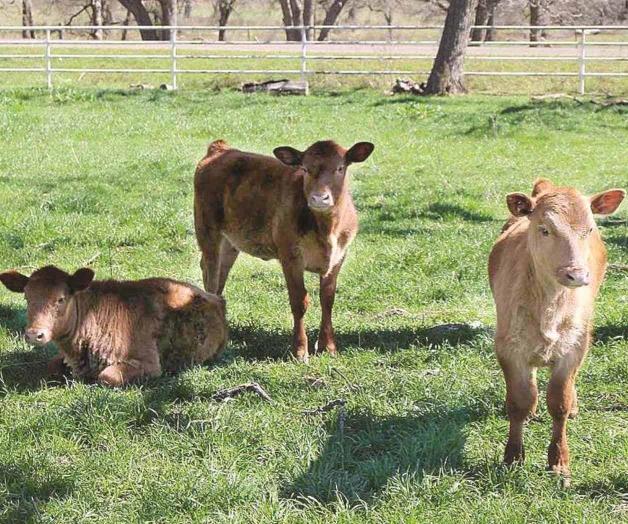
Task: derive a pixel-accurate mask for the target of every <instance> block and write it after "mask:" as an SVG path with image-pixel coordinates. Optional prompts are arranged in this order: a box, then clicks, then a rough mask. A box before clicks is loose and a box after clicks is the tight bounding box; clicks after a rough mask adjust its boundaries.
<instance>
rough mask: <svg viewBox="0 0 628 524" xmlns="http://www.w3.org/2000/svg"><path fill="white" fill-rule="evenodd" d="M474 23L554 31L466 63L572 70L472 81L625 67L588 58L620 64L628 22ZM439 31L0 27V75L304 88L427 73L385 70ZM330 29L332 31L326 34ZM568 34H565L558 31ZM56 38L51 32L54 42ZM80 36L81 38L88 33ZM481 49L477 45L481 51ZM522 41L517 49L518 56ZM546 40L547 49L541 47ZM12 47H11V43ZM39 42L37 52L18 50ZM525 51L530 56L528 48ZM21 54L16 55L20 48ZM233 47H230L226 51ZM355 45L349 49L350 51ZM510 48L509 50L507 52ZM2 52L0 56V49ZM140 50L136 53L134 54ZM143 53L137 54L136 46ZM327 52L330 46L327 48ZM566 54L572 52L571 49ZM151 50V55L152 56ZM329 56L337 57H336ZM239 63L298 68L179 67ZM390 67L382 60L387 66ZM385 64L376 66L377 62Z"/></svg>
mask: <svg viewBox="0 0 628 524" xmlns="http://www.w3.org/2000/svg"><path fill="white" fill-rule="evenodd" d="M474 28H476V29H483V30H487V31H491V32H493V33H494V34H496V33H499V32H502V34H504V33H512V32H517V33H521V32H522V31H536V32H537V34H539V35H540V34H541V32H544V33H546V34H549V33H551V32H554V33H560V38H561V39H557V40H550V39H546V40H538V41H530V40H521V38H520V36H519V35H515V38H514V39H508V40H505V39H502V40H491V41H484V42H481V43H479V42H470V43H469V49H470V50H469V52H468V53H467V60H468V61H469V62H471V63H477V62H482V61H486V62H498V61H505V62H508V61H525V62H551V63H560V62H563V63H566V64H572V65H573V70H571V71H562V70H556V71H535V70H529V71H528V70H526V71H480V70H477V71H476V70H473V69H470V70H467V71H465V73H464V74H465V76H469V77H473V76H478V77H556V78H561V77H563V78H570V77H573V78H577V79H578V93H580V94H584V93H585V89H586V79H587V78H588V77H598V78H600V77H605V78H623V77H628V71H590V70H587V64H588V63H591V62H600V63H617V64H620V63H622V62H628V38H627V37H628V26H593V25H580V26H576V25H570V26H556V25H547V26H525V25H522V26H515V25H503V26H474ZM323 29H327V30H329V35H330V38H329V39H328V40H323V41H317V40H313V39H312V38H311V37H312V35H314V34H315V33H316V32H317V31H318V32H320V31H321V30H323ZM23 30H28V31H29V32H32V33H34V34H35V35H36V36H38V38H35V39H21V38H17V37H16V33H21V32H22V31H23ZM97 30H98V31H100V32H107V33H113V32H122V31H124V32H125V34H127V33H130V34H134V36H135V37H136V38H138V37H139V32H140V31H142V30H151V31H157V32H161V34H162V35H163V34H166V35H168V40H160V41H156V40H148V41H144V40H126V39H111V40H94V39H90V38H89V35H90V34H93V33H95V31H97ZM221 30H225V31H228V32H229V33H230V34H231V33H234V34H242V33H243V32H246V33H247V39H245V40H242V39H236V40H229V41H217V40H214V39H211V38H207V37H204V36H203V35H204V34H207V33H210V34H212V35H214V33H217V32H218V31H221ZM286 30H289V31H294V32H298V34H299V35H300V40H298V41H288V42H287V41H284V40H277V39H276V38H275V37H274V35H271V36H270V38H268V39H260V38H258V37H256V38H251V32H265V33H268V32H270V33H274V32H277V31H281V32H283V31H286ZM346 31H349V32H350V33H355V32H357V31H369V32H376V33H378V34H383V37H384V38H383V39H382V38H381V37H380V38H378V39H372V38H369V39H358V38H355V37H349V38H340V37H339V36H338V35H339V34H342V33H343V32H346ZM421 31H423V32H425V31H428V32H431V33H432V34H433V33H435V32H436V31H439V32H440V31H442V26H438V25H424V26H415V25H396V26H388V25H341V26H323V25H321V26H292V27H284V26H226V27H219V26H189V25H176V26H119V25H115V26H30V27H27V28H24V27H22V26H0V74H9V73H40V74H41V73H43V74H44V75H45V80H46V85H47V86H48V88H50V89H51V88H52V87H53V78H54V75H55V74H58V73H79V74H81V75H82V74H90V73H103V74H111V73H121V74H162V75H163V74H165V75H169V78H170V83H171V86H170V87H171V88H172V89H177V85H178V78H179V77H180V76H181V75H199V74H202V75H216V74H221V75H289V76H296V77H298V78H300V79H301V80H302V81H303V82H304V83H305V85H307V82H308V79H309V78H311V77H314V76H318V75H320V76H327V75H339V76H369V75H370V76H386V75H389V76H401V75H406V76H417V75H420V76H425V75H427V74H429V71H427V70H420V69H419V68H418V67H417V68H415V69H412V70H409V69H395V68H392V67H390V66H391V65H392V64H391V62H392V61H400V60H404V61H413V60H423V61H425V60H433V59H434V56H435V54H436V49H437V46H438V40H437V39H433V38H432V39H423V40H417V39H412V38H409V39H402V38H400V37H399V34H401V33H408V32H415V33H416V32H421ZM602 34H604V35H609V36H611V37H612V38H618V36H617V35H619V38H620V39H616V40H608V39H599V38H598V39H596V40H591V38H590V37H589V36H590V35H595V36H596V37H599V35H602ZM67 35H72V36H76V35H78V38H70V39H63V36H67ZM332 35H333V36H332ZM566 35H567V37H569V38H567V37H566ZM54 36H56V37H57V38H54ZM86 36H87V38H86ZM480 46H481V47H480ZM522 46H525V52H524V49H523V48H522ZM549 46H551V47H549ZM113 47H115V48H118V49H119V50H120V52H115V51H114V52H112V49H111V48H113ZM16 48H18V51H16V50H15V49H16ZM37 48H39V50H40V51H39V52H37V53H35V52H32V53H29V52H26V51H28V50H30V49H37ZM83 48H84V49H86V50H87V52H85V53H81V52H77V49H83ZM495 48H502V49H501V53H499V54H493V53H492V52H489V51H490V50H491V49H495ZM530 48H532V49H534V51H535V52H536V53H535V54H530ZM22 49H23V50H24V52H22V51H21V50H22ZM89 49H109V51H106V52H105V53H98V52H89ZM230 49H231V50H233V51H232V52H229V50H230ZM356 49H357V52H356ZM509 49H511V50H512V51H508V50H509ZM5 50H6V51H7V52H5ZM138 50H139V51H140V52H138ZM142 50H143V51H150V52H145V53H142V52H141V51H142ZM330 50H331V52H330ZM570 50H571V51H570ZM153 51H156V52H157V53H152V52H153ZM334 53H336V54H334ZM97 59H100V60H102V59H107V60H113V61H116V60H131V61H140V60H146V61H149V62H148V63H149V64H150V62H153V63H154V61H155V60H161V61H167V63H168V65H167V67H151V66H150V65H148V66H147V67H133V66H131V67H127V66H126V65H125V66H124V67H115V66H113V67H101V66H100V65H99V66H98V67H95V66H94V67H92V66H90V67H82V66H80V65H79V66H76V67H69V66H68V65H67V64H63V65H60V64H59V61H69V62H70V65H72V64H71V62H72V61H73V60H97ZM192 59H194V60H201V61H207V62H209V63H210V64H211V61H212V60H223V61H236V62H237V61H238V60H261V61H263V63H264V64H266V63H269V62H272V61H273V60H275V61H276V60H283V61H294V62H296V63H298V67H279V68H255V69H253V68H247V67H240V68H238V67H226V68H225V67H211V66H209V67H199V68H193V69H191V68H185V67H182V62H184V61H187V60H192ZM6 60H12V61H16V60H17V61H20V66H19V67H17V66H16V67H5V66H4V64H6V62H5V61H6ZM334 61H335V62H337V63H343V62H344V63H351V62H352V61H353V62H357V63H358V64H360V63H364V64H362V66H360V65H358V67H357V68H356V67H351V66H349V67H347V68H341V69H333V68H318V67H312V65H313V64H324V63H325V62H334ZM3 62H4V64H3ZM374 62H378V63H379V65H380V66H379V67H377V68H376V69H368V68H367V67H364V65H366V64H368V63H374ZM387 63H388V65H387ZM381 66H383V67H381Z"/></svg>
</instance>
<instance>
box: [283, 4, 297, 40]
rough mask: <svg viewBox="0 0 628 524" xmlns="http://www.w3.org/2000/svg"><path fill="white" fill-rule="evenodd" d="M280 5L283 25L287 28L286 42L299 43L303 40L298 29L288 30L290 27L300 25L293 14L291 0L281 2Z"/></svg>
mask: <svg viewBox="0 0 628 524" xmlns="http://www.w3.org/2000/svg"><path fill="white" fill-rule="evenodd" d="M279 5H280V6H281V15H282V17H283V25H284V27H286V30H285V31H286V40H287V41H288V42H298V41H299V40H301V35H300V34H299V31H298V30H297V29H288V27H290V26H294V25H299V23H298V21H297V20H295V18H294V15H293V13H292V8H291V5H290V0H279Z"/></svg>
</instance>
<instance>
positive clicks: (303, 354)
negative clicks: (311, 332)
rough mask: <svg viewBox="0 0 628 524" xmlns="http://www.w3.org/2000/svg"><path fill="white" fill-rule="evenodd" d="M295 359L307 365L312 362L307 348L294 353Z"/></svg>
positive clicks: (298, 349)
mask: <svg viewBox="0 0 628 524" xmlns="http://www.w3.org/2000/svg"><path fill="white" fill-rule="evenodd" d="M294 358H296V359H297V362H301V363H303V364H307V363H308V362H309V361H310V356H309V354H308V352H307V348H305V349H303V348H296V349H295V351H294Z"/></svg>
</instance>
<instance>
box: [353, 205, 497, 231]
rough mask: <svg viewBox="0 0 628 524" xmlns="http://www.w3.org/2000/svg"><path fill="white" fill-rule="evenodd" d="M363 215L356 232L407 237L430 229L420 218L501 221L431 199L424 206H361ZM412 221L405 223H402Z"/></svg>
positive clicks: (479, 221) (444, 220) (479, 212)
mask: <svg viewBox="0 0 628 524" xmlns="http://www.w3.org/2000/svg"><path fill="white" fill-rule="evenodd" d="M361 210H366V211H367V214H366V216H365V217H364V218H363V219H362V220H361V221H360V233H362V234H365V233H366V234H369V233H371V234H385V235H388V236H396V237H399V236H407V235H411V234H429V233H431V232H432V230H431V229H430V228H429V227H424V226H422V225H421V221H422V220H431V221H438V222H450V221H455V220H459V219H461V220H464V221H466V222H473V223H478V224H484V223H490V222H495V223H501V222H503V219H501V218H499V219H497V218H493V217H492V216H491V215H489V214H487V213H483V212H482V211H476V210H473V209H469V208H466V207H464V206H462V205H460V204H455V203H451V202H442V201H438V202H433V203H431V204H429V205H428V206H427V207H426V208H425V209H421V210H416V209H404V208H399V207H390V208H387V207H386V206H384V205H381V204H377V205H368V204H367V205H364V204H363V205H361ZM406 221H412V223H411V224H409V225H404V222H406Z"/></svg>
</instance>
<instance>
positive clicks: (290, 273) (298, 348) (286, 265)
mask: <svg viewBox="0 0 628 524" xmlns="http://www.w3.org/2000/svg"><path fill="white" fill-rule="evenodd" d="M281 267H282V269H283V274H284V276H285V278H286V284H287V286H288V296H289V298H290V309H291V310H292V317H293V321H294V325H293V329H292V349H293V352H294V356H295V357H296V358H297V360H299V361H300V362H307V361H308V350H307V335H306V333H305V321H304V319H303V317H304V316H305V312H306V311H307V308H308V306H309V297H308V294H307V291H306V289H305V284H304V283H303V271H304V268H303V261H302V260H301V259H300V258H299V257H286V258H282V259H281Z"/></svg>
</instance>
